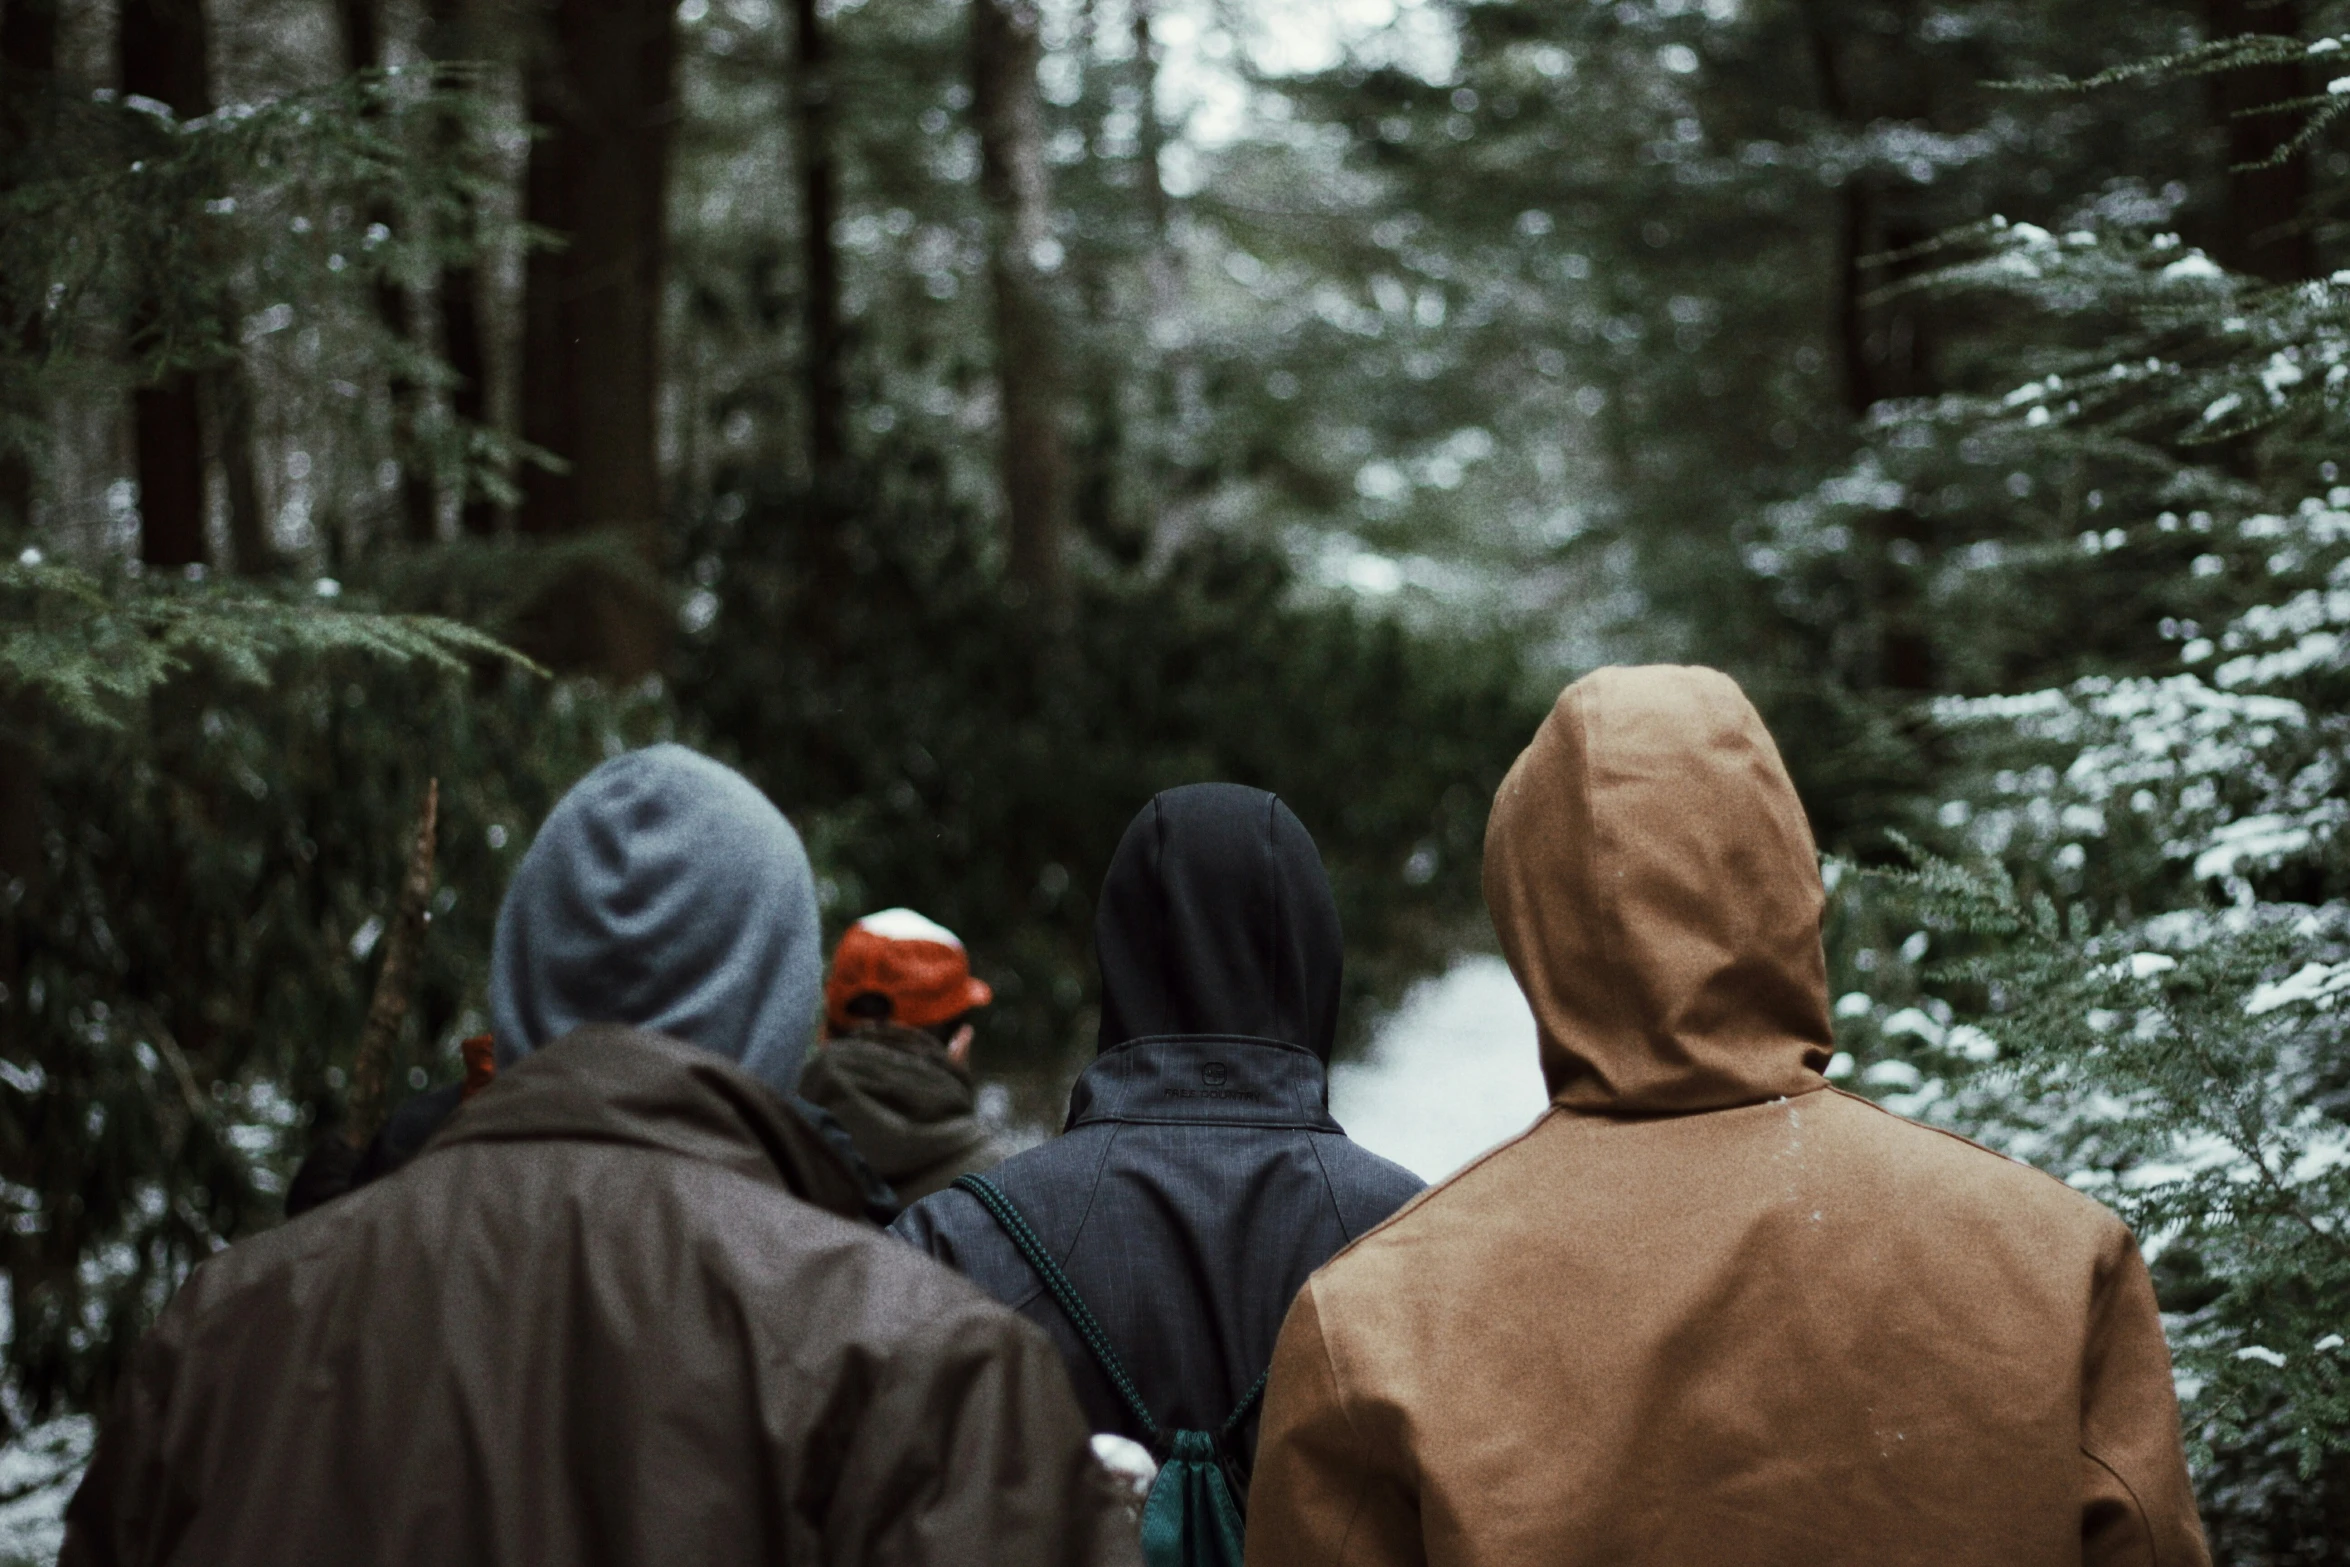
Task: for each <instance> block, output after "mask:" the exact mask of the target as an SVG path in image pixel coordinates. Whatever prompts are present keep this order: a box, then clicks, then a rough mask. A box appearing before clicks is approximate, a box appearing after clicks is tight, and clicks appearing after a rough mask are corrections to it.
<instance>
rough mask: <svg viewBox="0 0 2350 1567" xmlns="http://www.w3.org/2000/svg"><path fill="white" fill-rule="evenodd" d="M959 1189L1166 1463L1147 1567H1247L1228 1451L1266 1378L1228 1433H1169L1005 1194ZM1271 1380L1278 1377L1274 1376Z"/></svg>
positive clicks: (1145, 1528)
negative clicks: (1017, 1258) (1038, 1285)
mask: <svg viewBox="0 0 2350 1567" xmlns="http://www.w3.org/2000/svg"><path fill="white" fill-rule="evenodd" d="M955 1185H956V1186H958V1187H960V1188H961V1189H962V1190H964V1191H967V1192H969V1193H970V1194H971V1195H972V1196H973V1197H976V1198H977V1199H979V1206H981V1207H982V1208H985V1209H986V1210H987V1211H988V1213H989V1214H990V1215H991V1216H993V1217H994V1219H995V1222H996V1223H997V1224H999V1225H1001V1226H1003V1231H1004V1234H1005V1235H1006V1236H1007V1237H1008V1238H1009V1239H1010V1240H1011V1242H1012V1244H1013V1245H1014V1246H1015V1247H1017V1248H1018V1249H1019V1252H1020V1255H1021V1256H1022V1257H1025V1258H1026V1259H1027V1260H1028V1266H1029V1267H1031V1268H1033V1269H1035V1270H1036V1276H1037V1277H1038V1278H1040V1279H1042V1280H1044V1287H1045V1288H1046V1289H1047V1290H1048V1291H1050V1292H1051V1294H1052V1297H1053V1299H1054V1300H1055V1301H1057V1302H1058V1303H1059V1304H1060V1307H1061V1314H1062V1315H1063V1316H1065V1317H1067V1318H1068V1319H1069V1325H1070V1326H1071V1327H1073V1328H1075V1329H1076V1330H1077V1336H1078V1337H1079V1338H1081V1339H1083V1340H1084V1341H1085V1347H1086V1348H1087V1349H1090V1350H1092V1351H1093V1358H1094V1359H1095V1360H1097V1361H1099V1362H1100V1363H1101V1368H1102V1374H1103V1375H1105V1376H1107V1377H1108V1378H1109V1379H1110V1385H1111V1386H1112V1387H1114V1388H1116V1389H1117V1390H1118V1396H1119V1397H1120V1398H1123V1399H1124V1400H1125V1401H1126V1407H1127V1408H1128V1409H1130V1410H1132V1411H1133V1412H1134V1418H1135V1420H1136V1421H1137V1422H1139V1423H1140V1424H1141V1426H1142V1429H1143V1430H1144V1431H1145V1432H1146V1433H1148V1434H1149V1436H1150V1445H1151V1448H1152V1450H1153V1451H1154V1452H1155V1453H1157V1454H1158V1457H1159V1477H1158V1478H1157V1479H1156V1480H1153V1481H1152V1482H1151V1490H1150V1495H1149V1496H1148V1497H1147V1498H1145V1499H1144V1501H1143V1504H1142V1559H1143V1562H1144V1567H1241V1561H1240V1558H1241V1549H1242V1545H1243V1542H1244V1540H1245V1537H1246V1536H1245V1530H1244V1528H1243V1525H1242V1523H1241V1517H1240V1506H1239V1504H1238V1503H1237V1502H1235V1501H1234V1500H1233V1499H1232V1486H1231V1484H1230V1483H1229V1482H1228V1481H1227V1480H1226V1479H1225V1477H1224V1457H1225V1453H1226V1451H1227V1449H1226V1444H1227V1443H1229V1442H1230V1441H1231V1440H1232V1435H1233V1433H1234V1432H1236V1431H1238V1430H1239V1429H1240V1427H1241V1423H1242V1422H1243V1421H1245V1420H1247V1419H1248V1416H1249V1411H1250V1410H1252V1409H1254V1408H1256V1407H1257V1400H1258V1399H1259V1398H1261V1397H1263V1396H1264V1392H1265V1378H1264V1377H1262V1376H1260V1377H1258V1378H1257V1381H1256V1385H1255V1386H1254V1387H1252V1388H1250V1389H1249V1390H1248V1393H1247V1395H1246V1396H1245V1397H1243V1398H1242V1399H1241V1401H1240V1407H1239V1408H1237V1409H1235V1410H1233V1411H1232V1413H1231V1414H1230V1415H1228V1416H1226V1417H1225V1420H1224V1424H1223V1426H1222V1427H1221V1428H1220V1429H1218V1430H1216V1431H1214V1432H1207V1431H1166V1430H1162V1429H1160V1426H1159V1423H1158V1422H1157V1421H1156V1420H1153V1419H1152V1418H1151V1414H1150V1411H1149V1410H1147V1409H1145V1408H1143V1407H1142V1396H1141V1395H1140V1394H1139V1393H1137V1392H1135V1391H1134V1382H1133V1379H1132V1378H1130V1377H1128V1376H1127V1375H1126V1367H1125V1366H1124V1365H1123V1364H1121V1363H1120V1362H1119V1359H1118V1352H1117V1351H1116V1350H1114V1349H1112V1348H1110V1341H1109V1339H1108V1338H1107V1337H1106V1336H1105V1335H1104V1334H1103V1333H1102V1327H1101V1324H1100V1323H1099V1322H1097V1321H1095V1320H1094V1315H1093V1311H1092V1309H1091V1308H1090V1307H1088V1306H1087V1305H1086V1304H1085V1301H1084V1298H1083V1297H1081V1296H1080V1295H1079V1294H1078V1293H1077V1286H1076V1285H1074V1284H1071V1283H1070V1282H1069V1275H1068V1274H1066V1273H1063V1272H1062V1271H1061V1265H1060V1264H1059V1263H1058V1262H1056V1261H1054V1260H1053V1254H1052V1253H1051V1252H1049V1251H1046V1250H1045V1249H1044V1242H1043V1241H1041V1240H1039V1239H1037V1236H1036V1231H1034V1230H1032V1229H1030V1228H1029V1227H1028V1220H1027V1218H1026V1217H1025V1216H1023V1215H1022V1214H1021V1212H1020V1210H1019V1209H1018V1208H1016V1207H1014V1206H1013V1205H1012V1199H1011V1198H1009V1197H1007V1196H1005V1195H1004V1192H1003V1188H1001V1187H999V1186H997V1185H996V1184H995V1182H993V1181H991V1180H989V1179H988V1178H987V1177H986V1176H984V1175H965V1176H960V1177H958V1178H957V1179H956V1181H955ZM1266 1375H1268V1376H1269V1375H1271V1372H1270V1370H1268V1371H1267V1373H1266Z"/></svg>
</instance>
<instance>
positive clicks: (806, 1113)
mask: <svg viewBox="0 0 2350 1567" xmlns="http://www.w3.org/2000/svg"><path fill="white" fill-rule="evenodd" d="M823 989H824V943H823V932H822V930H821V929H820V928H819V925H818V921H817V916H816V890H815V875H814V873H813V872H812V871H811V870H810V869H809V866H808V851H807V850H806V849H805V848H803V847H801V845H800V835H799V834H798V833H796V832H794V831H793V830H792V825H791V823H789V822H787V821H785V820H784V819H783V815H782V813H781V812H779V811H777V810H776V809H775V807H774V806H773V805H771V804H769V803H768V801H767V797H766V796H765V795H763V794H761V793H760V792H759V791H758V789H757V788H756V787H754V786H753V785H752V783H751V781H750V780H749V779H747V778H745V777H744V776H743V775H742V774H740V773H738V772H736V771H735V770H734V769H733V768H731V767H728V766H726V765H724V764H723V763H720V762H714V761H712V760H711V759H710V758H709V757H706V756H704V755H702V754H701V753H700V752H698V751H691V750H688V749H687V748H686V747H684V746H682V745H653V746H647V747H645V748H644V749H643V750H641V751H630V752H627V753H625V754H623V755H621V756H617V757H615V758H613V759H612V760H611V761H609V762H606V763H605V764H604V765H603V766H601V767H599V768H597V769H596V770H595V771H594V772H592V773H590V774H588V776H587V777H585V778H583V779H581V780H580V782H579V783H578V784H577V785H576V786H575V787H574V788H573V789H572V790H571V792H570V793H568V794H566V795H565V796H564V797H563V798H562V800H561V801H559V802H558V803H557V804H556V806H555V809H554V810H553V811H551V812H549V813H548V816H547V820H546V823H545V825H543V826H542V827H540V828H539V832H538V836H537V838H535V839H534V840H532V842H531V846H530V852H529V853H527V854H525V855H524V856H523V857H522V865H521V868H520V869H518V870H517V871H516V872H515V873H514V880H513V883H512V884H511V885H510V886H509V887H508V888H507V890H506V902H505V904H504V906H503V907H502V908H500V909H499V910H498V929H497V936H496V939H495V943H494V945H493V947H492V950H491V955H490V1024H491V1029H492V1032H493V1033H494V1034H495V1035H496V1036H497V1041H498V1064H499V1065H500V1066H510V1065H512V1064H513V1063H514V1062H516V1061H519V1060H521V1059H522V1058H523V1057H524V1056H526V1055H528V1054H530V1052H532V1051H533V1050H536V1049H538V1048H539V1047H541V1046H542V1045H545V1044H547V1043H548V1042H549V1041H551V1040H556V1039H560V1038H562V1037H563V1036H564V1035H565V1034H568V1033H569V1032H571V1030H572V1029H574V1028H577V1027H578V1026H579V1025H581V1024H582V1023H592V1022H603V1021H609V1020H612V1019H627V1020H628V1021H630V1022H633V1023H635V1024H636V1025H637V1026H639V1027H641V1028H650V1029H656V1030H658V1031H659V1032H661V1033H664V1034H667V1035H668V1036H669V1037H670V1038H672V1039H681V1040H684V1041H685V1042H686V1043H687V1044H689V1045H698V1046H700V1047H701V1048H702V1049H704V1050H708V1051H711V1052H713V1053H715V1054H717V1055H720V1056H724V1057H725V1058H726V1059H727V1060H729V1061H732V1062H734V1063H735V1064H736V1065H738V1066H740V1067H741V1068H742V1069H743V1070H744V1071H746V1072H748V1073H750V1074H751V1076H753V1077H755V1078H757V1079H758V1080H759V1081H760V1082H762V1083H765V1084H766V1085H767V1086H768V1087H769V1088H772V1089H773V1090H775V1092H776V1093H778V1094H780V1095H781V1096H782V1097H783V1098H784V1099H785V1100H786V1101H787V1102H788V1103H789V1104H790V1105H791V1107H792V1108H793V1109H794V1110H795V1111H797V1112H798V1113H799V1114H800V1115H801V1116H802V1117H804V1118H805V1119H806V1120H808V1121H809V1122H810V1123H811V1124H812V1125H813V1126H814V1127H815V1128H816V1130H817V1132H818V1133H819V1134H821V1135H822V1136H823V1138H824V1140H825V1142H826V1144H827V1145H828V1146H830V1147H831V1149H832V1150H833V1152H834V1153H835V1154H837V1155H839V1156H840V1158H841V1159H842V1160H843V1162H845V1163H846V1164H847V1165H848V1167H849V1169H850V1172H851V1173H852V1174H854V1175H855V1176H856V1177H857V1180H858V1184H859V1185H860V1186H861V1187H862V1188H863V1204H864V1208H865V1214H866V1217H868V1218H870V1219H872V1220H874V1221H875V1222H876V1223H881V1224H886V1223H888V1222H889V1220H890V1219H891V1218H892V1217H893V1216H895V1214H896V1213H897V1211H898V1203H897V1198H896V1196H895V1194H893V1193H892V1192H891V1191H890V1189H889V1187H888V1185H887V1183H885V1182H884V1181H883V1180H882V1179H881V1178H880V1177H879V1176H878V1175H876V1174H875V1173H874V1172H873V1170H872V1168H871V1167H870V1166H869V1165H868V1164H867V1163H866V1161H865V1158H864V1156H863V1155H862V1154H861V1153H860V1152H859V1151H858V1149H857V1146H856V1144H855V1143H854V1142H853V1141H852V1140H851V1139H850V1136H849V1134H848V1132H847V1130H846V1129H845V1128H843V1127H842V1126H841V1124H840V1123H839V1121H837V1120H835V1119H834V1118H833V1116H832V1115H831V1113H830V1112H828V1111H826V1110H824V1109H822V1108H821V1107H819V1106H817V1105H814V1104H811V1103H809V1102H808V1101H807V1100H806V1099H803V1098H801V1097H800V1095H799V1092H798V1084H799V1078H800V1063H801V1061H802V1059H803V1058H804V1057H805V1056H806V1055H807V1053H808V1043H809V1041H810V1040H811V1039H813V1038H814V1037H815V1032H816V1021H815V1020H816V1016H817V1010H818V998H819V996H820V995H821V994H822V992H823Z"/></svg>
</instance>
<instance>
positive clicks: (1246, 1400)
mask: <svg viewBox="0 0 2350 1567" xmlns="http://www.w3.org/2000/svg"><path fill="white" fill-rule="evenodd" d="M1272 1375H1273V1368H1272V1367H1271V1366H1267V1367H1266V1368H1265V1369H1264V1370H1263V1371H1261V1372H1259V1373H1258V1374H1257V1380H1256V1385H1255V1386H1254V1387H1251V1388H1250V1389H1249V1390H1248V1391H1247V1392H1246V1393H1244V1394H1242V1395H1241V1399H1240V1402H1239V1404H1238V1405H1236V1406H1234V1408H1233V1411H1232V1413H1231V1414H1229V1415H1226V1416H1225V1417H1224V1424H1223V1425H1222V1426H1221V1427H1220V1428H1218V1430H1217V1432H1216V1440H1217V1441H1218V1442H1219V1443H1221V1444H1223V1445H1225V1446H1227V1447H1229V1446H1230V1445H1231V1443H1232V1437H1233V1434H1234V1433H1235V1432H1237V1431H1238V1430H1239V1429H1240V1428H1241V1427H1242V1426H1243V1425H1244V1424H1246V1423H1247V1421H1248V1417H1249V1415H1250V1414H1251V1413H1253V1412H1254V1411H1255V1409H1256V1407H1257V1400H1259V1399H1261V1398H1263V1397H1264V1396H1265V1382H1266V1380H1267V1379H1268V1378H1270V1377H1271V1376H1272Z"/></svg>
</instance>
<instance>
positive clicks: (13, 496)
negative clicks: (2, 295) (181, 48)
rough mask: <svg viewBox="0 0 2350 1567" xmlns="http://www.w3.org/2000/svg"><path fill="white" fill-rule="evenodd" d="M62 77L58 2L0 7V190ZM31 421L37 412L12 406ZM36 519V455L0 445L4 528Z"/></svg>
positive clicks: (28, 334)
mask: <svg viewBox="0 0 2350 1567" xmlns="http://www.w3.org/2000/svg"><path fill="white" fill-rule="evenodd" d="M56 77H57V0H7V4H6V6H5V8H0V188H5V187H6V186H7V185H8V184H10V183H12V182H13V181H14V180H15V179H16V178H17V167H18V163H19V160H20V159H22V158H23V157H24V156H25V154H26V153H27V151H28V150H29V149H31V148H32V147H33V146H34V144H35V143H36V142H37V141H38V139H39V137H40V135H41V130H42V120H43V117H44V112H45V106H46V105H47V103H48V102H49V95H50V93H51V92H52V91H53V90H54V86H55V82H56ZM18 347H19V348H20V349H22V350H24V351H25V352H26V354H27V357H31V355H32V354H34V353H37V352H38V351H39V349H40V329H39V326H38V324H37V323H36V324H33V325H28V326H27V327H26V329H25V335H24V337H23V338H22V339H21V340H20V342H19V344H18ZM10 412H11V413H13V414H14V415H15V416H16V417H17V418H19V419H24V420H26V421H27V422H28V423H29V422H30V421H31V418H32V416H33V414H34V412H35V410H33V409H30V408H16V409H12V410H10ZM32 520H33V464H32V458H31V454H29V453H28V452H25V451H24V450H22V449H21V448H19V447H17V446H14V445H6V446H0V532H5V531H13V530H16V529H21V528H26V527H30V526H31V525H32Z"/></svg>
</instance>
